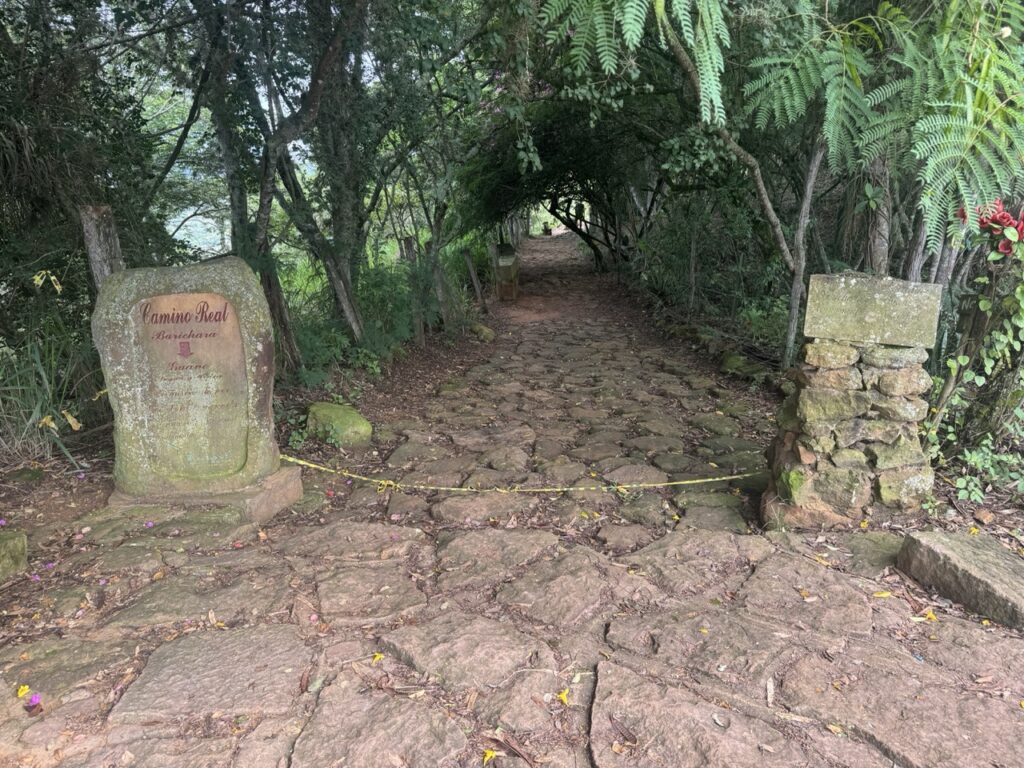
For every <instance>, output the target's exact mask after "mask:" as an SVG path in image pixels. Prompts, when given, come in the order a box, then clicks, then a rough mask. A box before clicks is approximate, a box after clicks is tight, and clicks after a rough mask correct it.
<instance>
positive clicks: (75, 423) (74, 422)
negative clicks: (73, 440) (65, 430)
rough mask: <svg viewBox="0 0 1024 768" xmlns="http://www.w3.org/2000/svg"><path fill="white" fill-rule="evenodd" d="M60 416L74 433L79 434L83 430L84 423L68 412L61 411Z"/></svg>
mask: <svg viewBox="0 0 1024 768" xmlns="http://www.w3.org/2000/svg"><path fill="white" fill-rule="evenodd" d="M60 415H61V416H63V417H64V420H65V421H66V422H67V423H68V426H69V427H71V429H72V430H73V431H75V432H77V431H78V430H80V429H81V428H82V422H80V421H79V420H78V419H76V418H75V417H74V416H72V415H71V414H70V413H68V412H67V411H61V412H60Z"/></svg>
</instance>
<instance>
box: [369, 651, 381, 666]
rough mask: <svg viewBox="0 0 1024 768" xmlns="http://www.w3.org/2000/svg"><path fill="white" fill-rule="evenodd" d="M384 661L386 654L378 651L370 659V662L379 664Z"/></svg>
mask: <svg viewBox="0 0 1024 768" xmlns="http://www.w3.org/2000/svg"><path fill="white" fill-rule="evenodd" d="M382 661H384V654H383V653H381V652H380V651H377V653H375V654H373V658H372V659H370V664H377V663H379V662H382Z"/></svg>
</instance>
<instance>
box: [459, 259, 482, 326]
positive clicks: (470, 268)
mask: <svg viewBox="0 0 1024 768" xmlns="http://www.w3.org/2000/svg"><path fill="white" fill-rule="evenodd" d="M462 258H464V259H465V260H466V271H467V272H469V279H470V281H471V282H472V283H473V292H474V293H476V300H477V302H478V303H479V304H480V311H481V312H482V313H483V314H485V315H486V314H487V299H486V298H484V289H483V286H481V285H480V276H479V275H477V273H476V265H475V264H474V263H473V254H471V253H470V252H469V249H468V248H464V249H463V250H462Z"/></svg>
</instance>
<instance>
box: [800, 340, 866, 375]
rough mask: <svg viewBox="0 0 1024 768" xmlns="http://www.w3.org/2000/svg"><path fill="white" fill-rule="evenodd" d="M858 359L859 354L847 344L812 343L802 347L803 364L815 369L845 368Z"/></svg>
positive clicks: (825, 341)
mask: <svg viewBox="0 0 1024 768" xmlns="http://www.w3.org/2000/svg"><path fill="white" fill-rule="evenodd" d="M859 358H860V352H858V351H857V350H856V349H855V348H854V347H851V346H850V345H849V344H840V343H839V342H836V341H828V340H819V341H812V342H811V343H810V344H807V345H806V346H805V347H804V362H805V363H807V364H808V365H813V366H814V367H815V368H845V367H846V366H848V365H853V364H854V363H856V362H857V360H858V359H859Z"/></svg>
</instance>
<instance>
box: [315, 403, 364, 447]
mask: <svg viewBox="0 0 1024 768" xmlns="http://www.w3.org/2000/svg"><path fill="white" fill-rule="evenodd" d="M306 429H307V430H308V431H309V433H310V434H311V435H315V436H316V437H320V438H322V439H324V440H328V441H329V442H331V443H333V444H334V445H337V446H339V447H341V448H354V447H361V446H365V445H368V444H369V442H370V438H372V437H373V425H372V424H370V422H369V421H367V420H366V419H364V418H363V416H362V414H360V413H359V411H357V410H356V409H355V408H353V407H352V406H351V405H341V404H339V403H313V404H312V405H311V406H309V412H308V413H307V415H306Z"/></svg>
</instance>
